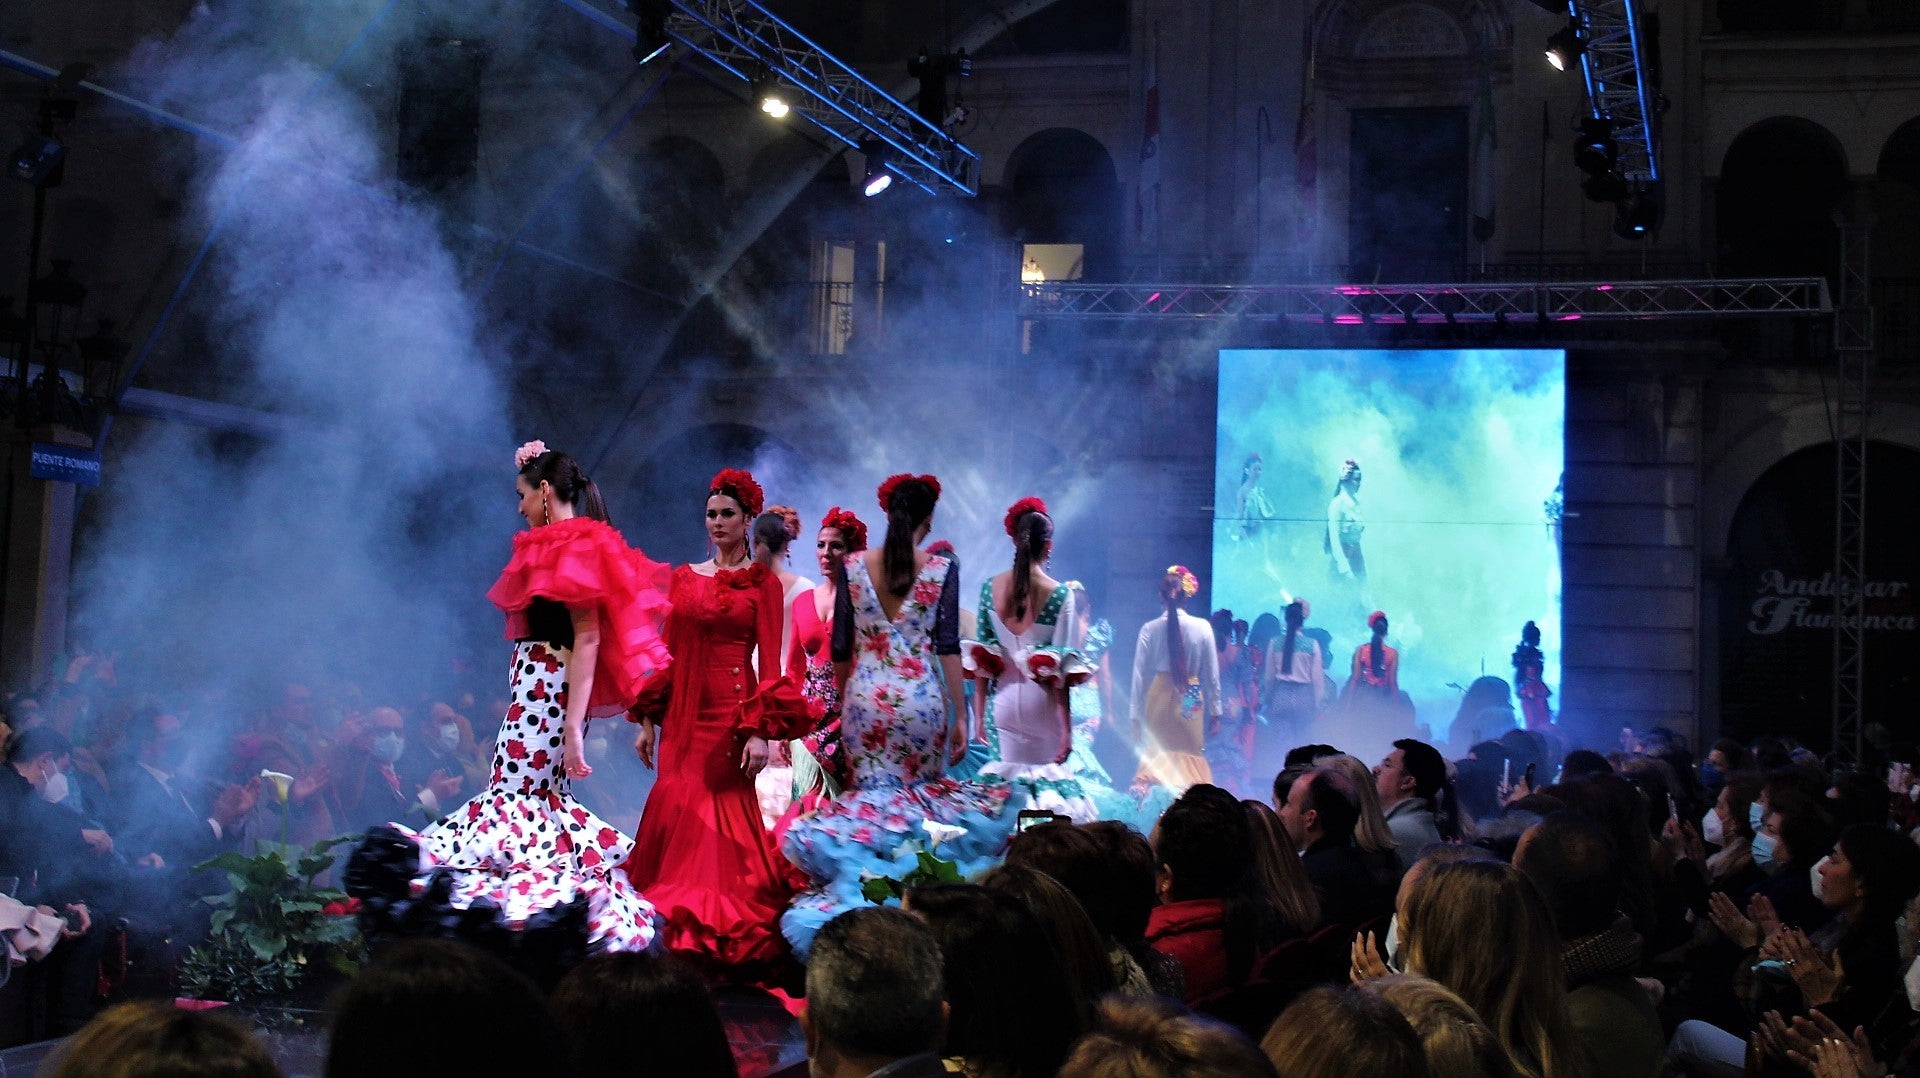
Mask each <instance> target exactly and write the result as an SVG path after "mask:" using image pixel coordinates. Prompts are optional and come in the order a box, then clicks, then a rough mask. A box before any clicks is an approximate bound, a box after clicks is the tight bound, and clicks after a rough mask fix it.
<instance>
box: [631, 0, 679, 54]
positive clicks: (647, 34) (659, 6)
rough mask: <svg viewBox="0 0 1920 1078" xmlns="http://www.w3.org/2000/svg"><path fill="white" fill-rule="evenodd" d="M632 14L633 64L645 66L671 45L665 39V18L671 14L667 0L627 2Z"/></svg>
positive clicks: (633, 0)
mask: <svg viewBox="0 0 1920 1078" xmlns="http://www.w3.org/2000/svg"><path fill="white" fill-rule="evenodd" d="M627 7H628V8H629V9H630V10H632V12H633V19H634V36H633V62H634V63H636V64H645V63H647V62H649V61H651V60H653V59H654V58H655V57H657V56H659V55H661V54H662V53H664V52H666V51H667V49H668V48H669V47H670V46H671V45H672V44H673V43H672V42H671V41H670V40H668V38H667V16H669V15H671V14H672V13H673V8H672V5H671V4H669V3H668V0H627Z"/></svg>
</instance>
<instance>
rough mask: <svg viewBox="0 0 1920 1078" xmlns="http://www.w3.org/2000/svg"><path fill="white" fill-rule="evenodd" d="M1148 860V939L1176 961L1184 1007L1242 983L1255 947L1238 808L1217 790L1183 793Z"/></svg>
mask: <svg viewBox="0 0 1920 1078" xmlns="http://www.w3.org/2000/svg"><path fill="white" fill-rule="evenodd" d="M1153 853H1154V858H1155V861H1156V862H1157V869H1156V873H1155V887H1156V889H1157V892H1158V894H1159V896H1160V905H1158V906H1156V907H1155V908H1154V911H1153V916H1152V919H1151V920H1150V921H1149V922H1148V925H1147V940H1148V942H1149V943H1151V944H1153V946H1154V947H1155V948H1156V949H1157V950H1159V951H1161V952H1163V953H1165V954H1169V955H1172V956H1173V957H1175V958H1177V959H1179V960H1180V966H1181V968H1182V969H1183V970H1185V971H1186V978H1187V995H1186V998H1187V1000H1188V1002H1192V1001H1194V1000H1197V999H1201V998H1203V997H1206V996H1209V995H1212V994H1214V993H1216V992H1220V991H1222V990H1224V989H1228V988H1232V987H1234V986H1236V985H1238V984H1240V983H1241V982H1243V981H1245V980H1246V978H1247V973H1248V971H1250V970H1251V969H1252V968H1253V959H1254V957H1255V955H1256V954H1257V952H1258V950H1259V947H1260V942H1261V941H1260V939H1259V920H1260V915H1259V909H1258V907H1257V906H1256V905H1255V901H1254V898H1253V879H1252V871H1251V870H1252V867H1253V836H1252V833H1251V831H1250V830H1249V829H1248V827H1247V817H1246V813H1245V812H1244V811H1243V810H1242V809H1241V808H1240V802H1239V801H1238V800H1236V799H1235V798H1234V796H1233V795H1232V794H1230V793H1228V792H1227V791H1225V790H1222V789H1221V788H1220V787H1218V786H1211V785H1207V784H1205V783H1201V784H1198V785H1195V786H1192V787H1189V788H1188V789H1187V792H1186V793H1184V794H1182V795H1180V799H1179V800H1177V801H1175V802H1174V803H1173V804H1172V805H1170V806H1168V808H1167V811H1166V813H1165V814H1164V815H1162V816H1161V817H1160V824H1159V826H1157V827H1155V828H1154V831H1153Z"/></svg>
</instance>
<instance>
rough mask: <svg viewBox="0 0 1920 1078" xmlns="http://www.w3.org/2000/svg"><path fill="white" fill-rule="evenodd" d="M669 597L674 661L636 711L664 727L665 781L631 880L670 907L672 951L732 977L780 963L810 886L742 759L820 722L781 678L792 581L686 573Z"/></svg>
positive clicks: (750, 572) (644, 826) (747, 571)
mask: <svg viewBox="0 0 1920 1078" xmlns="http://www.w3.org/2000/svg"><path fill="white" fill-rule="evenodd" d="M669 596H670V598H671V599H672V604H673V612H672V614H670V615H669V616H668V618H667V629H666V637H667V647H668V649H669V650H670V651H671V652H672V653H673V661H672V663H671V664H670V666H669V667H668V668H667V669H666V670H665V671H662V672H661V673H658V674H656V675H654V676H653V677H652V678H650V679H649V680H648V682H647V684H646V685H645V686H644V687H643V688H642V690H641V693H640V700H639V701H638V703H636V704H635V705H634V711H635V713H636V714H637V715H639V716H641V717H644V718H650V719H653V720H655V721H657V722H659V723H660V743H659V760H658V762H659V771H660V777H659V780H658V781H657V782H655V783H654V786H653V791H652V793H650V794H648V795H647V805H646V809H645V810H644V811H643V812H642V813H641V816H640V829H639V833H638V835H636V836H635V841H634V850H633V856H632V857H631V858H630V859H628V861H627V875H628V877H629V878H630V879H631V880H632V881H633V885H634V886H635V887H636V888H638V889H639V890H640V891H642V892H643V893H645V894H646V895H647V897H648V899H649V900H651V901H652V902H653V904H654V905H655V906H656V907H658V909H659V911H660V917H661V921H662V930H663V932H664V934H665V937H666V943H667V947H668V948H669V949H670V950H673V951H676V952H680V953H683V954H687V955H691V956H693V957H696V958H699V959H706V960H712V961H714V962H717V963H719V964H721V965H725V966H729V967H750V968H751V967H756V966H760V965H762V964H765V963H777V962H779V961H781V960H782V959H784V958H785V957H786V944H785V942H784V941H783V940H782V939H781V938H780V932H779V928H778V925H779V920H780V913H781V911H782V910H784V909H786V906H787V901H788V899H790V898H791V897H792V895H793V892H794V891H795V890H796V889H797V887H798V885H799V883H800V882H801V881H800V880H799V879H798V878H797V877H796V875H795V873H794V872H793V870H792V868H791V866H789V865H788V864H787V863H786V862H785V861H784V860H782V859H781V857H780V855H779V853H778V852H777V851H776V850H775V849H774V846H773V843H772V842H771V841H770V839H769V838H768V833H767V828H766V826H765V824H763V823H762V821H761V819H760V803H759V798H758V796H757V795H756V793H755V791H754V784H753V781H752V780H751V779H749V778H748V777H747V775H746V773H745V772H744V771H742V770H741V768H740V755H741V751H742V749H743V748H744V747H745V745H746V741H747V739H748V738H750V737H760V738H764V739H766V740H767V741H781V740H786V739H789V738H794V737H798V736H800V735H801V734H804V733H806V732H807V731H808V730H809V729H811V728H812V725H813V722H814V719H815V717H816V716H815V714H814V713H812V712H811V711H810V710H809V708H808V706H807V702H806V700H805V699H804V698H803V697H802V696H801V694H800V687H799V684H798V683H797V682H795V681H794V679H793V678H792V677H790V676H787V675H786V674H785V673H783V672H782V671H781V670H780V669H779V668H778V667H779V662H778V658H777V657H778V656H779V654H780V634H781V623H782V621H783V620H784V614H785V610H786V605H785V601H784V599H783V597H782V595H781V590H780V581H779V580H778V579H777V578H776V577H775V576H774V575H773V574H772V573H771V572H768V571H767V569H766V568H765V567H763V566H759V565H749V566H747V567H746V568H743V569H719V570H716V571H715V572H714V573H713V574H711V575H708V574H705V573H701V572H698V571H696V570H695V569H694V568H693V567H692V566H687V565H682V566H680V567H678V568H676V569H675V570H674V571H673V583H672V587H671V590H670V592H669ZM755 647H758V648H759V652H760V655H761V656H762V657H763V658H764V659H765V660H767V661H766V662H765V663H764V664H763V665H764V668H763V669H757V670H756V669H755V666H754V660H753V652H754V648H755Z"/></svg>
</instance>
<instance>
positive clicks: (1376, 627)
mask: <svg viewBox="0 0 1920 1078" xmlns="http://www.w3.org/2000/svg"><path fill="white" fill-rule="evenodd" d="M1367 626H1368V627H1369V628H1371V629H1372V630H1373V646H1372V647H1370V648H1368V649H1367V651H1368V656H1367V664H1368V665H1369V666H1371V667H1372V668H1373V676H1374V678H1375V679H1378V678H1381V677H1384V676H1386V668H1387V656H1386V651H1387V616H1386V615H1385V614H1379V613H1376V614H1374V615H1373V617H1371V618H1368V619H1367Z"/></svg>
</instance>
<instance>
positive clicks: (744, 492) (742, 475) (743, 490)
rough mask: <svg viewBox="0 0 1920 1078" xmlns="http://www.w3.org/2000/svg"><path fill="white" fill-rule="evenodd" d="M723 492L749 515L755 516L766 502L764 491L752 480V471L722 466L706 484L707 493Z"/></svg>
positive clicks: (710, 494)
mask: <svg viewBox="0 0 1920 1078" xmlns="http://www.w3.org/2000/svg"><path fill="white" fill-rule="evenodd" d="M715 494H725V495H726V496H727V497H729V498H732V499H733V500H734V501H736V502H739V503H740V509H741V511H742V512H744V513H746V515H747V516H749V517H757V516H759V515H760V510H761V509H762V508H764V507H765V506H766V504H767V494H766V491H763V490H761V489H760V484H759V483H756V482H754V479H753V473H752V472H749V471H743V470H742V469H739V468H722V469H720V474H718V475H716V476H714V477H713V482H711V483H708V484H707V495H708V496H709V497H711V496H712V495H715Z"/></svg>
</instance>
